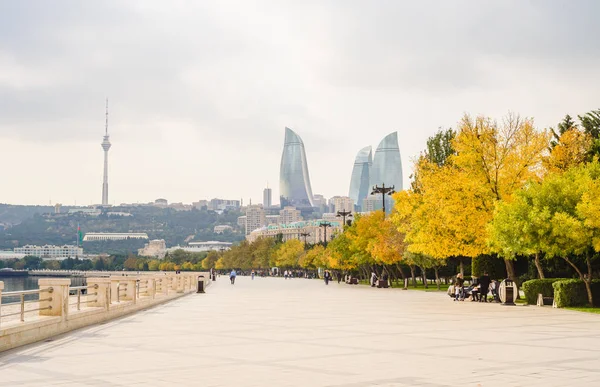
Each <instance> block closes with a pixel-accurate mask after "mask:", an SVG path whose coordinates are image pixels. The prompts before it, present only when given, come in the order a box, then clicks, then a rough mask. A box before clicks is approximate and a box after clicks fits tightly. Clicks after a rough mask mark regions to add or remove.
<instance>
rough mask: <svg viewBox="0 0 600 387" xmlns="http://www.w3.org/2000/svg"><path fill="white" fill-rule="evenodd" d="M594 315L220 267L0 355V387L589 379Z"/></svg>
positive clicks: (598, 358)
mask: <svg viewBox="0 0 600 387" xmlns="http://www.w3.org/2000/svg"><path fill="white" fill-rule="evenodd" d="M599 365H600V316H598V315H588V314H583V313H576V312H569V311H562V310H553V309H550V308H543V309H542V308H537V307H524V306H518V307H503V306H500V305H497V304H478V303H470V302H464V303H456V302H452V301H451V300H450V299H449V298H448V297H447V296H446V295H445V294H438V293H423V292H419V291H402V290H395V289H371V288H367V287H364V286H349V285H338V284H337V283H334V284H330V285H329V286H327V287H326V286H325V285H324V284H323V283H322V282H321V281H315V280H304V279H294V280H289V281H284V280H283V279H272V278H257V279H255V280H254V281H251V280H250V279H249V278H238V283H236V285H235V286H231V285H230V284H229V283H228V279H227V278H225V277H220V278H219V279H218V280H217V282H216V284H214V285H213V286H211V287H210V288H209V289H208V292H207V294H198V295H196V294H194V295H190V296H187V297H184V298H182V299H179V300H176V301H173V302H171V303H169V304H165V305H162V306H159V307H156V308H153V309H150V310H146V311H143V312H140V313H137V314H135V315H132V316H129V317H126V318H123V319H120V320H115V321H112V322H109V323H106V324H103V325H98V326H93V327H90V328H86V329H83V330H79V331H76V332H72V333H70V334H67V335H65V336H62V337H58V338H56V339H54V340H52V341H49V342H44V343H40V344H35V345H31V346H28V347H24V348H21V349H18V350H14V351H10V352H6V353H4V354H2V355H0V386H11V387H12V386H55V385H56V386H61V387H67V386H103V387H104V386H138V385H139V386H175V385H179V386H203V387H204V386H238V387H243V386H303V387H305V386H339V387H342V386H344V387H359V386H427V387H441V386H461V387H466V386H473V387H479V386H481V387H491V386H527V387H532V386H575V385H583V386H598V385H600V366H599Z"/></svg>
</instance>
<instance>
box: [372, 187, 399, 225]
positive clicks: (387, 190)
mask: <svg viewBox="0 0 600 387" xmlns="http://www.w3.org/2000/svg"><path fill="white" fill-rule="evenodd" d="M394 188H395V187H394V186H391V187H386V186H385V183H383V184H381V187H380V186H378V185H376V186H374V187H373V191H372V192H371V195H377V194H381V199H382V200H383V217H384V218H385V195H390V196H391V195H392V194H395V193H396V191H394Z"/></svg>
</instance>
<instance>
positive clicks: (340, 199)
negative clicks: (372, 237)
mask: <svg viewBox="0 0 600 387" xmlns="http://www.w3.org/2000/svg"><path fill="white" fill-rule="evenodd" d="M329 208H330V209H331V212H333V213H334V214H337V212H338V211H350V212H354V200H352V198H350V197H348V196H334V197H332V198H331V199H329Z"/></svg>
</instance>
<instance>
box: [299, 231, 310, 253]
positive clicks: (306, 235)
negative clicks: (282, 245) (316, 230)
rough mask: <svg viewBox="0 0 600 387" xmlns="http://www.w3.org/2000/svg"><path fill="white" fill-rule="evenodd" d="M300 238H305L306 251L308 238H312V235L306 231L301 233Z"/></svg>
mask: <svg viewBox="0 0 600 387" xmlns="http://www.w3.org/2000/svg"><path fill="white" fill-rule="evenodd" d="M300 236H301V237H304V248H305V249H306V237H308V236H310V233H309V232H306V231H304V232H301V233H300Z"/></svg>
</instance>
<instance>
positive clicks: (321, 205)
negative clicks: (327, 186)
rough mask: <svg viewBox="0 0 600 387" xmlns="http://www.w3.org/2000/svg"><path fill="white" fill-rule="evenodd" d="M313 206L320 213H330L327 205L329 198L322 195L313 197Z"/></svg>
mask: <svg viewBox="0 0 600 387" xmlns="http://www.w3.org/2000/svg"><path fill="white" fill-rule="evenodd" d="M313 204H314V206H315V207H316V208H317V209H318V210H319V212H321V213H324V212H328V211H329V206H328V205H327V198H326V197H324V196H323V195H320V194H314V195H313Z"/></svg>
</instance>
